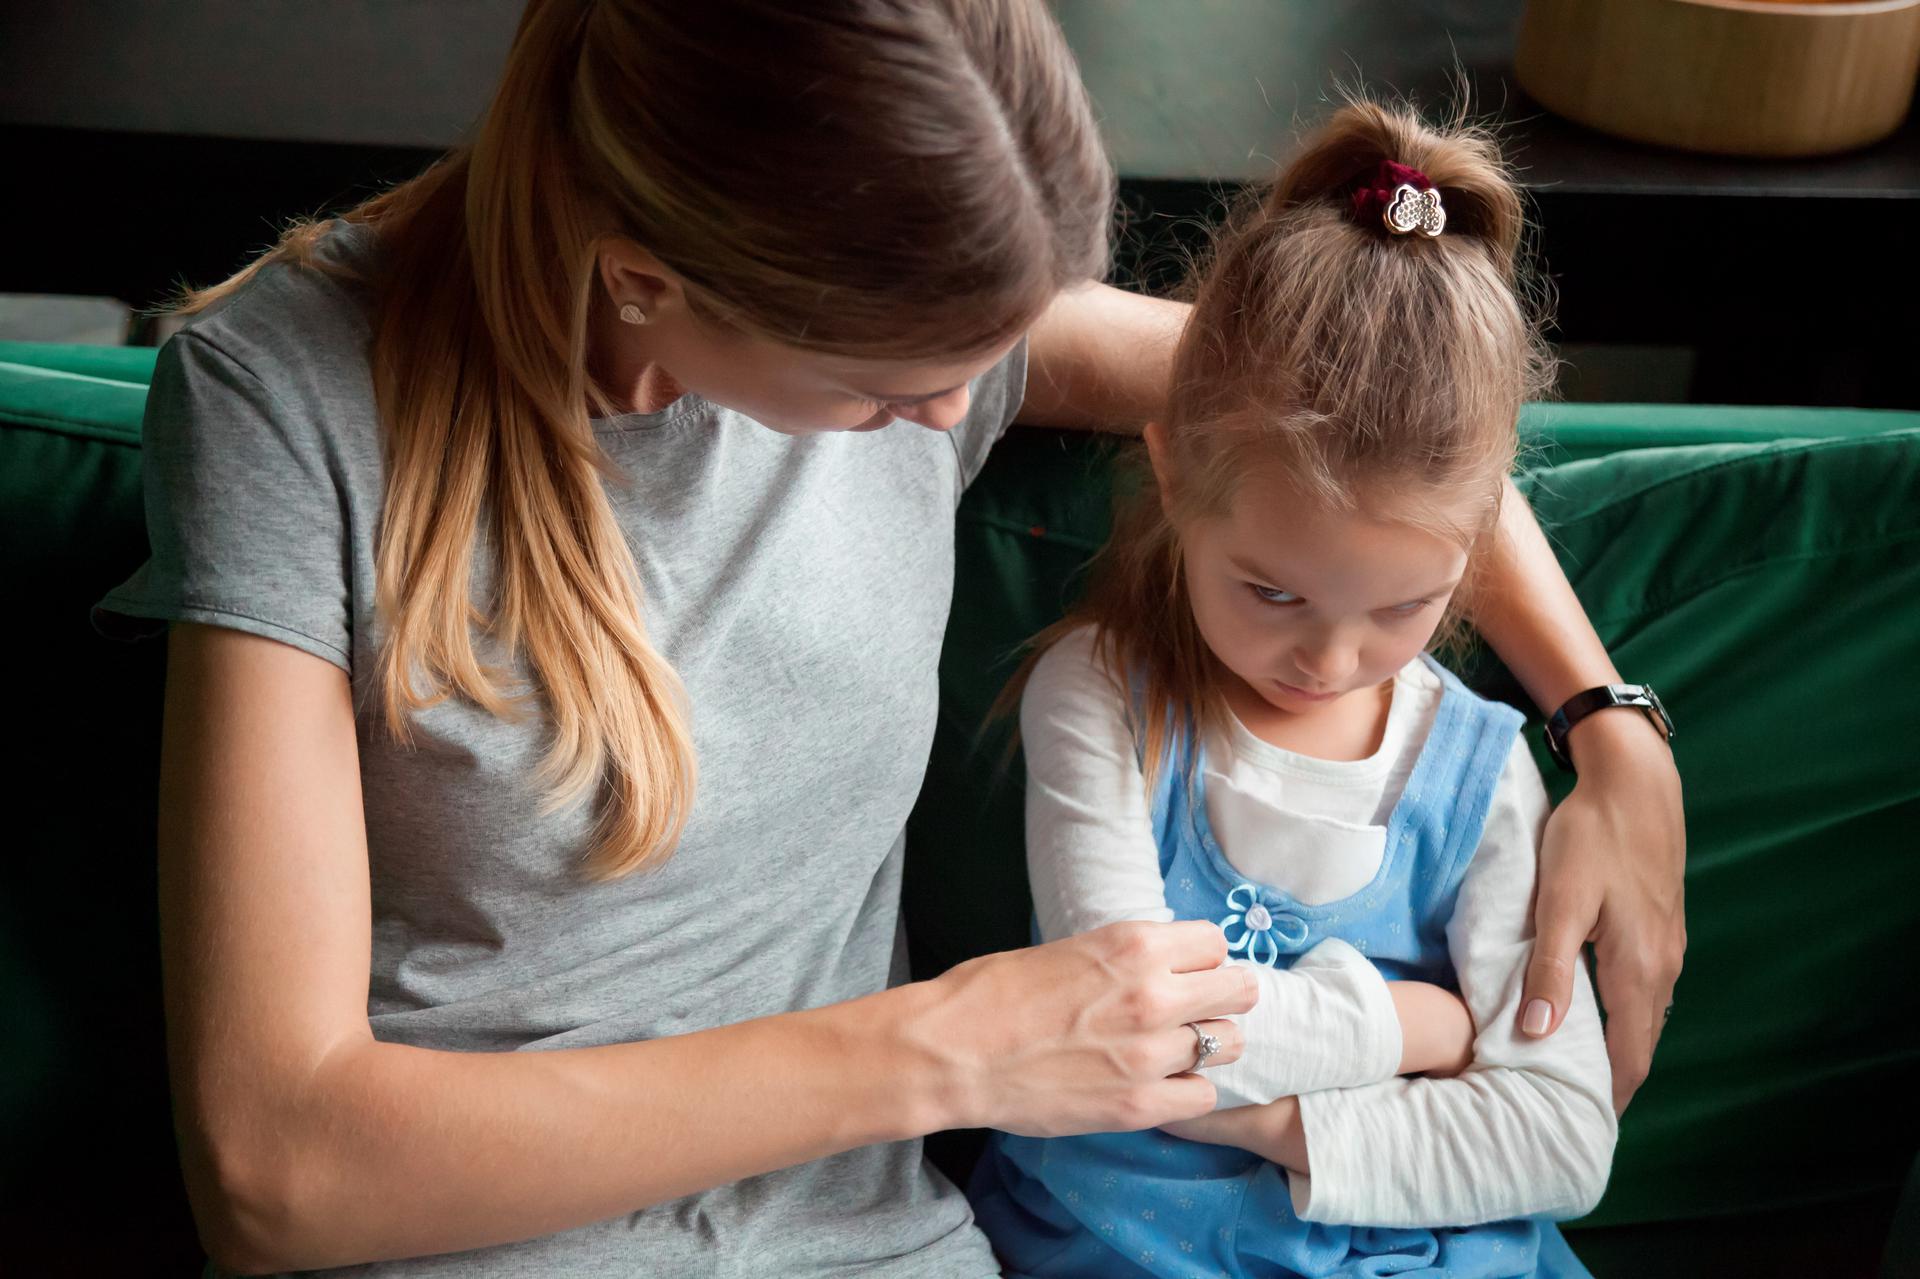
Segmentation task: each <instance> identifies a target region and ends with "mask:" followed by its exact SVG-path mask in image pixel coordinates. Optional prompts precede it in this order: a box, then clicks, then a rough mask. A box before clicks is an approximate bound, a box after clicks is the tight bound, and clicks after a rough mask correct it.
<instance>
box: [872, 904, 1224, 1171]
mask: <svg viewBox="0 0 1920 1279" xmlns="http://www.w3.org/2000/svg"><path fill="white" fill-rule="evenodd" d="M1226 958H1227V943H1226V938H1225V937H1224V936H1223V935H1222V934H1221V932H1220V930H1219V928H1217V927H1216V926H1214V925H1213V924H1210V923H1207V922H1204V921H1188V922H1182V923H1172V924H1159V923H1139V922H1130V923H1120V924H1109V925H1108V926H1106V927H1105V928H1098V929H1095V930H1094V931H1092V932H1089V933H1084V934H1082V935H1080V936H1077V937H1069V938H1066V939H1064V940H1062V941H1057V942H1052V943H1049V944H1047V945H1045V946H1036V947H1033V948H1031V949H1028V950H1018V951H1009V952H1006V953H1003V954H997V955H986V956H983V957H981V958H979V959H975V960H970V961H969V962H967V963H964V964H961V965H959V966H958V967H955V968H953V969H952V970H950V971H949V972H947V973H946V974H945V975H943V976H941V977H939V978H937V979H935V980H933V981H930V982H925V983H922V984H921V985H920V986H918V987H908V988H904V989H907V990H914V991H917V992H918V993H919V995H920V997H921V999H922V1000H923V1001H924V1002H923V1003H922V1004H921V1005H920V1006H919V1013H918V1015H917V1016H914V1017H913V1018H912V1019H911V1021H910V1023H909V1024H907V1025H905V1026H903V1027H902V1028H901V1033H902V1034H903V1036H905V1038H906V1039H907V1041H908V1043H909V1044H910V1045H911V1046H912V1047H913V1049H914V1050H915V1051H916V1053H917V1055H918V1056H919V1058H920V1060H921V1061H922V1062H924V1063H926V1064H927V1065H928V1066H929V1067H930V1068H931V1069H932V1070H933V1071H934V1076H933V1077H934V1079H935V1080H936V1081H938V1082H937V1083H936V1084H935V1092H936V1095H941V1096H944V1097H945V1098H946V1106H945V1110H946V1115H945V1122H944V1123H935V1124H930V1125H928V1127H929V1128H933V1127H968V1128H972V1127H982V1128H999V1129H1001V1130H1003V1131H1006V1132H1014V1133H1022V1134H1025V1135H1028V1136H1037V1137H1051V1136H1060V1135H1064V1134H1068V1133H1082V1132H1130V1131H1133V1130H1135V1129H1140V1128H1152V1127H1155V1126H1157V1125H1160V1124H1164V1123H1167V1122H1170V1121H1172V1120H1176V1119H1185V1118H1191V1117H1192V1116H1195V1115H1204V1114H1206V1113H1207V1112H1208V1111H1210V1110H1212V1109H1213V1106H1214V1100H1215V1098H1214V1091H1213V1085H1212V1084H1211V1083H1209V1082H1207V1080H1206V1079H1205V1078H1204V1076H1202V1075H1200V1074H1196V1073H1191V1072H1192V1071H1193V1066H1194V1061H1195V1056H1196V1053H1197V1046H1198V1039H1197V1038H1196V1036H1195V1035H1194V1032H1193V1030H1192V1029H1191V1028H1190V1027H1189V1026H1188V1025H1187V1023H1189V1022H1197V1023H1199V1024H1200V1028H1201V1029H1202V1030H1204V1031H1206V1032H1207V1033H1208V1034H1210V1035H1213V1036H1214V1037H1215V1038H1217V1039H1218V1040H1219V1041H1220V1045H1221V1047H1220V1052H1219V1053H1218V1054H1217V1055H1216V1056H1214V1057H1213V1058H1211V1059H1210V1062H1212V1063H1219V1064H1225V1063H1227V1062H1230V1061H1233V1060H1235V1059H1237V1058H1238V1057H1239V1056H1240V1052H1241V1049H1242V1048H1243V1047H1244V1041H1243V1039H1242V1037H1241V1033H1240V1029H1239V1027H1238V1026H1236V1025H1235V1024H1234V1023H1232V1022H1229V1021H1222V1020H1217V1019H1219V1018H1222V1017H1225V1016H1227V1015H1228V1014H1237V1013H1244V1012H1246V1011H1247V1010H1248V1009H1250V1008H1252V1007H1253V1005H1254V1001H1255V999H1256V998H1257V997H1258V992H1259V986H1258V983H1257V982H1256V981H1255V979H1254V977H1253V974H1251V973H1249V972H1247V971H1245V970H1244V969H1243V968H1241V967H1240V966H1238V965H1232V966H1226V965H1225V961H1226Z"/></svg>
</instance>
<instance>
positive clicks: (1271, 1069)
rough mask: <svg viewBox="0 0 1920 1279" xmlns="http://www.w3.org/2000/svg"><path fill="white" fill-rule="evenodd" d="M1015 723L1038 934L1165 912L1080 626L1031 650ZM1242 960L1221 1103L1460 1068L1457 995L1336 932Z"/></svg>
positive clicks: (1130, 776)
mask: <svg viewBox="0 0 1920 1279" xmlns="http://www.w3.org/2000/svg"><path fill="white" fill-rule="evenodd" d="M1020 729H1021V737H1022V740H1023V741H1024V743H1025V746H1026V758H1027V864H1028V877H1029V880H1030V882H1031V883H1032V886H1033V899H1034V912H1035V918H1036V919H1037V920H1038V922H1039V926H1040V935H1041V936H1042V937H1043V938H1045V939H1047V940H1054V939H1057V938H1061V937H1070V936H1072V935H1074V934H1075V933H1081V932H1086V931H1088V930H1091V929H1095V928H1099V927H1101V926H1103V925H1106V924H1110V923H1113V922H1114V921H1116V920H1125V919H1144V920H1170V919H1172V918H1173V912H1172V911H1171V910H1169V909H1168V908H1167V904H1166V889H1165V885H1164V883H1163V882H1162V881H1161V878H1160V860H1159V851H1158V849H1157V847H1156V846H1155V844H1154V840H1153V833H1152V822H1151V815H1150V814H1149V812H1148V808H1147V798H1146V793H1145V786H1144V783H1143V781H1142V778H1141V773H1140V766H1139V763H1138V761H1137V758H1136V756H1135V752H1134V744H1133V736H1132V731H1131V729H1130V728H1129V727H1128V725H1127V719H1126V712H1125V706H1124V704H1123V702H1122V700H1121V697H1120V694H1119V691H1118V690H1117V689H1116V687H1115V686H1114V684H1113V682H1112V680H1111V679H1110V678H1109V677H1108V676H1107V674H1106V672H1105V671H1104V669H1102V668H1101V666H1100V665H1099V663H1098V660H1097V659H1096V657H1095V656H1094V652H1093V643H1092V636H1091V632H1090V631H1080V632H1077V633H1075V634H1073V635H1069V636H1067V637H1066V638H1064V639H1062V640H1061V641H1060V642H1059V643H1058V644H1056V645H1055V646H1054V647H1053V648H1052V649H1051V650H1049V651H1048V653H1047V654H1046V655H1045V656H1044V657H1042V658H1041V660H1040V662H1039V663H1038V665H1037V666H1036V667H1035V669H1034V671H1033V675H1032V678H1031V679H1030V680H1029V681H1028V683H1027V688H1026V694H1025V696H1024V697H1023V698H1022V700H1021V706H1020ZM1246 967H1247V968H1248V970H1249V971H1251V972H1252V973H1253V974H1254V975H1255V976H1256V977H1257V978H1258V979H1259V981H1260V987H1261V994H1260V1001H1259V1003H1258V1004H1256V1005H1255V1006H1254V1009H1253V1011H1252V1012H1250V1013H1248V1014H1247V1015H1246V1016H1245V1017H1244V1018H1242V1019H1241V1021H1240V1028H1241V1032H1242V1033H1243V1035H1244V1036H1245V1048H1244V1051H1243V1054H1242V1056H1241V1058H1240V1060H1239V1061H1237V1062H1234V1063H1232V1064H1221V1065H1219V1066H1217V1067H1210V1068H1209V1069H1208V1070H1207V1075H1208V1076H1209V1077H1210V1078H1211V1079H1212V1080H1213V1083H1214V1086H1215V1088H1217V1089H1218V1090H1219V1093H1220V1100H1221V1104H1223V1105H1227V1106H1236V1105H1237V1106H1244V1105H1247V1104H1250V1103H1255V1102H1264V1101H1271V1100H1273V1099H1274V1098H1276V1097H1282V1096H1287V1095H1290V1094H1292V1093H1295V1092H1303V1091H1312V1090H1315V1089H1319V1088H1339V1087H1351V1086H1354V1085H1357V1084H1363V1083H1371V1082H1376V1081H1378V1080H1382V1079H1386V1078H1389V1077H1390V1076H1392V1075H1394V1074H1399V1073H1409V1072H1415V1071H1425V1070H1439V1069H1458V1068H1459V1067H1460V1066H1461V1065H1463V1064H1464V1062H1465V1059H1466V1057H1467V1056H1468V1055H1469V1052H1470V1047H1471V1043H1472V1038H1473V1026H1472V1023H1471V1021H1470V1019H1469V1018H1468V1016H1467V1011H1466V1007H1465V1005H1463V1004H1462V1003H1461V1002H1460V1000H1459V999H1457V998H1455V997H1454V996H1453V995H1452V994H1451V993H1449V992H1447V991H1445V990H1442V989H1440V988H1439V987H1437V986H1432V985H1428V984H1427V983H1424V982H1387V981H1386V980H1385V979H1383V978H1382V977H1381V975H1380V972H1379V970H1378V969H1376V968H1375V967H1374V966H1373V964H1372V963H1370V962H1369V961H1368V960H1367V958H1366V957H1365V956H1364V955H1362V954H1360V953H1359V952H1358V951H1357V950H1355V949H1354V948H1353V947H1352V946H1349V945H1347V944H1346V943H1345V942H1342V941H1339V940H1337V939H1335V940H1331V941H1328V942H1323V943H1322V944H1321V945H1319V946H1316V947H1315V948H1314V949H1313V950H1311V951H1308V952H1307V953H1306V954H1305V955H1302V956H1301V957H1300V959H1299V960H1298V961H1297V962H1296V963H1295V964H1294V966H1293V967H1292V968H1291V969H1287V970H1280V969H1274V968H1268V967H1266V966H1265V965H1261V964H1252V965H1246Z"/></svg>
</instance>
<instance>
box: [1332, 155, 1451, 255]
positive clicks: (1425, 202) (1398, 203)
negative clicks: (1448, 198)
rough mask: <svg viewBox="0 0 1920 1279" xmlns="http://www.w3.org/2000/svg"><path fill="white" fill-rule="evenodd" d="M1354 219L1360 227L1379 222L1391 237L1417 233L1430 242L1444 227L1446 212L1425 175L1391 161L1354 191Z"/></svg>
mask: <svg viewBox="0 0 1920 1279" xmlns="http://www.w3.org/2000/svg"><path fill="white" fill-rule="evenodd" d="M1353 216H1354V220H1355V221H1357V222H1359V223H1360V224H1361V225H1362V226H1365V225H1367V224H1369V223H1371V222H1372V221H1373V220H1374V219H1376V218H1378V219H1379V221H1380V223H1381V225H1383V226H1385V227H1386V228H1387V230H1388V232H1389V233H1391V234H1393V235H1409V234H1411V233H1413V232H1415V231H1418V232H1419V233H1420V234H1421V235H1424V236H1426V237H1428V238H1429V239H1431V238H1433V237H1434V236H1437V235H1439V234H1440V232H1441V231H1443V230H1445V229H1446V226H1447V211H1446V208H1445V207H1444V206H1443V205H1442V204H1441V203H1440V193H1439V192H1438V191H1436V190H1434V186H1433V183H1432V182H1430V181H1428V180H1427V175H1426V174H1424V173H1422V172H1420V170H1418V169H1413V168H1409V167H1408V166H1406V165H1404V164H1395V163H1394V162H1393V161H1391V160H1382V161H1381V162H1380V167H1379V168H1378V169H1377V170H1375V171H1374V174H1373V177H1372V178H1371V179H1369V180H1366V181H1363V182H1362V183H1361V184H1360V186H1359V187H1358V188H1356V189H1355V191H1354V193H1353Z"/></svg>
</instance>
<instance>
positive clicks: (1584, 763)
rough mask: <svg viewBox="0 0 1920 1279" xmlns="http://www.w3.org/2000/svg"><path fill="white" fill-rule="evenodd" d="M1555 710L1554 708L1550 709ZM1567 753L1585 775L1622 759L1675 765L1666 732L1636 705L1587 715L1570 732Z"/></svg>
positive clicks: (1576, 767) (1568, 733)
mask: <svg viewBox="0 0 1920 1279" xmlns="http://www.w3.org/2000/svg"><path fill="white" fill-rule="evenodd" d="M1549 709H1551V708H1549ZM1566 742H1567V754H1568V755H1570V756H1571V757H1572V758H1573V767H1574V771H1575V772H1576V773H1577V774H1579V775H1580V776H1582V777H1586V776H1589V775H1590V774H1592V773H1593V772H1596V771H1604V770H1605V769H1606V768H1607V767H1608V766H1609V765H1611V764H1614V763H1616V762H1618V761H1620V760H1631V761H1637V762H1644V761H1647V760H1653V761H1655V762H1657V763H1661V764H1666V765H1671V763H1672V761H1673V753H1672V751H1671V750H1670V749H1669V748H1668V746H1667V739H1666V735H1665V734H1664V733H1662V732H1661V731H1660V729H1659V728H1658V727H1657V726H1656V725H1655V724H1654V722H1653V721H1652V720H1650V719H1648V718H1647V716H1646V714H1645V713H1643V712H1641V711H1639V710H1636V709H1634V708H1632V707H1626V706H1622V707H1615V708H1612V709H1609V710H1604V711H1596V712H1594V713H1593V714H1591V715H1588V716H1586V717H1585V718H1583V719H1581V720H1580V721H1579V722H1578V723H1576V724H1575V725H1574V726H1573V727H1572V728H1571V729H1569V730H1568V731H1567V738H1566Z"/></svg>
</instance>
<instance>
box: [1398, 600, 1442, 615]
mask: <svg viewBox="0 0 1920 1279" xmlns="http://www.w3.org/2000/svg"><path fill="white" fill-rule="evenodd" d="M1431 603H1433V601H1432V600H1409V601H1408V602H1407V603H1405V604H1395V605H1394V606H1393V607H1392V608H1390V609H1388V610H1387V612H1389V613H1391V614H1393V615H1394V616H1395V617H1412V616H1413V615H1414V614H1415V613H1418V612H1419V611H1420V610H1422V609H1424V608H1425V607H1426V606H1427V605H1429V604H1431Z"/></svg>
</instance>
